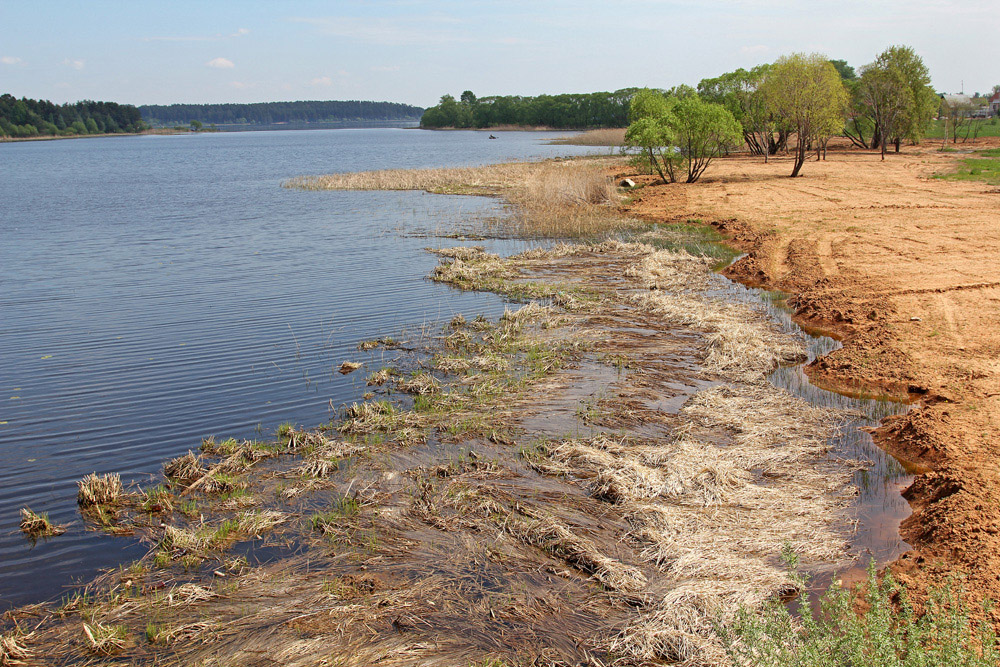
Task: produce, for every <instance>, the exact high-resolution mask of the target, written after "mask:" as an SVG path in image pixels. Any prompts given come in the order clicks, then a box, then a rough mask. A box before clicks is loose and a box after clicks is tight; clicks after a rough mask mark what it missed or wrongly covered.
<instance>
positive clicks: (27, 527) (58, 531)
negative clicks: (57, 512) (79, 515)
mask: <svg viewBox="0 0 1000 667" xmlns="http://www.w3.org/2000/svg"><path fill="white" fill-rule="evenodd" d="M20 528H21V532H22V533H24V534H25V535H27V536H28V537H30V538H32V539H37V538H39V537H52V536H54V535H62V534H63V533H65V532H66V526H60V525H56V524H54V523H52V521H50V520H49V515H48V514H46V513H44V512H43V513H41V514H37V513H35V512H33V511H32V510H31V509H30V508H28V507H22V508H21V522H20Z"/></svg>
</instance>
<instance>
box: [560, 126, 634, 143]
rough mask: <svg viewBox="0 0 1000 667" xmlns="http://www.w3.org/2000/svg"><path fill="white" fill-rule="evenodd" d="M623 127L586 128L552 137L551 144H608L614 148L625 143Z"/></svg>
mask: <svg viewBox="0 0 1000 667" xmlns="http://www.w3.org/2000/svg"><path fill="white" fill-rule="evenodd" d="M625 130H626V128H624V127H606V128H602V129H599V130H587V131H586V132H580V133H579V134H571V135H567V136H565V137H558V138H556V139H553V140H552V141H551V142H549V143H552V144H556V145H560V146H608V147H611V148H615V147H618V146H624V145H625Z"/></svg>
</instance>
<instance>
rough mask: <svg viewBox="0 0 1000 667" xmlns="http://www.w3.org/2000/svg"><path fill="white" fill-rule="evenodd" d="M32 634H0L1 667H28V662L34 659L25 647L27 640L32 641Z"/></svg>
mask: <svg viewBox="0 0 1000 667" xmlns="http://www.w3.org/2000/svg"><path fill="white" fill-rule="evenodd" d="M31 636H32V633H29V634H27V635H11V634H0V667H8V666H10V667H13V666H14V665H26V664H28V663H27V662H26V661H27V660H30V659H31V658H32V657H33V655H34V654H33V653H32V652H31V651H30V650H29V649H28V647H27V646H25V645H24V641H25V640H26V639H30V638H31Z"/></svg>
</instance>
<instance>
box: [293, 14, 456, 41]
mask: <svg viewBox="0 0 1000 667" xmlns="http://www.w3.org/2000/svg"><path fill="white" fill-rule="evenodd" d="M289 20H290V21H292V22H293V23H305V24H307V25H311V26H314V27H315V28H317V29H318V30H319V31H320V32H321V33H323V34H324V35H333V36H335V37H344V38H347V39H352V40H355V41H358V42H370V43H373V44H381V45H384V46H412V45H416V46H425V45H427V44H446V43H450V44H467V43H470V42H473V41H475V39H474V38H473V37H472V36H471V35H469V34H468V33H466V32H465V31H464V30H463V29H460V28H459V29H457V28H456V26H459V25H460V24H461V23H462V22H461V21H459V20H456V19H454V18H452V17H447V16H427V17H405V18H374V17H368V18H364V19H361V18H356V17H351V16H332V17H293V18H291V19H289Z"/></svg>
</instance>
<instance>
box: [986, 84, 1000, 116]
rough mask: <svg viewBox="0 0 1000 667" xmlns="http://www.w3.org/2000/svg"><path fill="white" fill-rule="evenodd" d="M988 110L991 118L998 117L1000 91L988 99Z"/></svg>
mask: <svg viewBox="0 0 1000 667" xmlns="http://www.w3.org/2000/svg"><path fill="white" fill-rule="evenodd" d="M988 104H989V109H990V115H991V116H1000V90H998V91H997V92H995V93H993V96H992V97H991V98H990V99H989V103H988Z"/></svg>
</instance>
